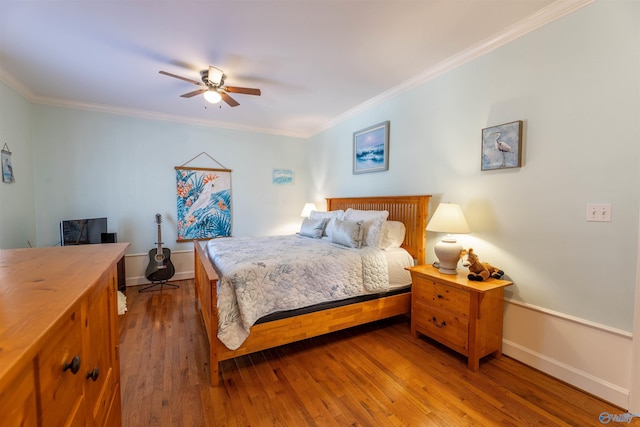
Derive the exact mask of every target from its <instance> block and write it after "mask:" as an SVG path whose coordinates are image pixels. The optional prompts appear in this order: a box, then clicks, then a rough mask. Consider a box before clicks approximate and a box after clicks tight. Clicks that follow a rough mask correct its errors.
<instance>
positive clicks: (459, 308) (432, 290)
mask: <svg viewBox="0 0 640 427" xmlns="http://www.w3.org/2000/svg"><path fill="white" fill-rule="evenodd" d="M413 296H414V298H415V299H416V302H419V303H422V304H426V305H429V306H432V307H435V308H438V309H440V310H444V311H448V312H451V313H452V314H453V315H455V316H458V317H463V318H467V317H468V313H469V303H470V300H471V296H470V295H469V292H467V291H463V290H460V289H456V288H454V287H452V286H447V285H443V284H442V283H438V282H434V281H433V280H429V279H425V278H423V277H416V278H415V280H414V286H413Z"/></svg>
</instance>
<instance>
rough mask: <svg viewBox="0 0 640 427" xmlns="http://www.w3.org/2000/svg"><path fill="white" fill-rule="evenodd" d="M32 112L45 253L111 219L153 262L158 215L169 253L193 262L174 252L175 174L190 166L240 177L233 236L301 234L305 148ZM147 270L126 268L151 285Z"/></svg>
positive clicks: (134, 121)
mask: <svg viewBox="0 0 640 427" xmlns="http://www.w3.org/2000/svg"><path fill="white" fill-rule="evenodd" d="M34 111H35V113H34V116H33V117H34V118H33V125H32V129H33V145H34V152H35V154H34V169H35V182H36V185H35V188H36V192H35V201H36V202H35V203H36V208H35V210H36V224H37V236H38V239H37V240H38V245H39V246H52V245H55V244H57V243H58V242H59V238H60V237H59V226H58V225H59V222H60V221H61V220H63V219H74V218H92V217H102V216H106V217H108V223H109V226H108V228H109V231H110V232H117V233H118V241H120V242H124V241H126V242H130V243H131V246H130V247H129V249H128V250H127V254H128V255H129V256H133V255H135V254H141V255H142V256H143V257H146V252H147V251H148V250H149V249H151V248H153V247H154V245H155V242H156V240H157V239H156V236H157V228H156V224H155V214H156V213H160V214H161V215H162V216H163V223H162V237H163V240H164V242H165V245H164V246H165V247H168V248H169V249H171V250H172V251H175V252H176V254H179V253H180V251H185V252H186V253H188V254H189V253H190V252H191V251H192V247H193V245H192V243H190V242H189V243H176V238H177V230H176V178H175V173H176V172H175V169H174V168H175V167H176V166H181V165H183V164H185V163H187V162H188V166H192V167H209V168H221V167H222V166H221V165H220V164H222V165H223V166H224V167H226V168H228V169H231V170H232V173H231V176H232V178H231V179H232V209H233V214H232V221H233V224H232V233H233V234H234V235H256V234H284V233H293V232H295V231H297V227H299V223H300V217H299V214H300V210H301V209H302V206H303V205H304V202H305V201H306V200H305V190H306V180H305V173H304V167H305V157H304V153H305V146H304V141H302V140H300V139H296V138H291V137H285V136H276V135H264V134H257V133H252V132H240V131H232V130H224V129H218V128H213V127H206V126H197V125H188V124H179V123H173V122H168V121H161V120H151V119H142V118H134V117H126V116H121V115H116V114H106V113H101V112H92V111H83V110H76V109H70V108H62V107H52V106H44V105H37V106H34ZM203 152H204V153H206V154H203V155H200V156H198V155H199V154H200V153H203ZM209 156H211V157H209ZM194 157H197V158H196V159H195V160H194V161H192V162H189V161H190V160H191V159H193V158H194ZM212 158H213V159H215V160H216V161H217V162H218V163H216V162H215V161H214V160H212ZM274 168H288V169H291V170H293V171H294V184H293V185H274V184H273V183H272V172H273V169H274ZM177 256H179V255H177ZM147 261H148V259H146V260H138V261H133V260H128V262H127V277H132V278H140V277H143V274H142V273H143V272H144V267H146V263H147ZM188 265H190V266H191V267H190V269H189V270H192V269H193V266H192V264H188ZM141 266H142V268H141V269H140V267H141Z"/></svg>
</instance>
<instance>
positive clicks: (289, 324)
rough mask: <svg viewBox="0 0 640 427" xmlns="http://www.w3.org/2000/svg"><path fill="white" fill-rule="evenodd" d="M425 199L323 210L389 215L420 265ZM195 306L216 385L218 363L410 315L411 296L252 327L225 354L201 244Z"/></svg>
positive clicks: (356, 200)
mask: <svg viewBox="0 0 640 427" xmlns="http://www.w3.org/2000/svg"><path fill="white" fill-rule="evenodd" d="M430 197H431V196H392V197H349V198H328V199H327V210H328V211H332V210H338V209H344V210H347V208H352V209H360V210H386V211H389V218H388V219H389V220H390V221H401V222H403V223H404V224H405V226H406V229H407V232H406V237H405V240H404V243H403V245H402V247H403V248H405V249H406V250H407V251H408V252H409V253H410V254H411V255H412V256H413V257H414V258H415V259H416V261H417V263H418V264H424V262H425V245H426V240H425V237H426V230H425V229H426V226H427V216H428V207H429V199H430ZM194 252H195V253H194V259H195V290H196V304H197V306H198V308H199V310H200V312H201V314H202V320H203V322H204V326H205V329H206V331H207V338H208V340H209V369H210V374H211V386H217V385H218V381H219V374H218V367H219V362H221V361H223V360H227V359H232V358H234V357H238V356H242V355H245V354H249V353H254V352H257V351H261V350H266V349H268V348H273V347H277V346H280V345H284V344H289V343H292V342H295V341H300V340H304V339H306V338H311V337H315V336H318V335H323V334H326V333H330V332H334V331H338V330H341V329H345V328H350V327H352V326H357V325H362V324H365V323H369V322H373V321H375V320H380V319H386V318H388V317H393V316H397V315H401V314H406V313H409V312H410V306H411V292H406V293H403V294H399V295H393V296H388V297H383V298H378V299H374V300H370V301H365V302H359V303H355V304H351V305H347V306H342V307H336V308H330V309H325V310H321V311H316V312H313V313H307V314H302V315H298V316H295V317H289V318H286V319H280V320H274V321H270V322H265V323H260V324H256V325H254V326H252V327H251V334H250V335H249V337H248V338H247V339H246V341H245V342H244V343H243V344H242V346H241V347H240V348H238V349H236V350H229V349H228V348H227V347H225V345H224V344H222V342H221V341H220V340H219V339H218V337H217V333H218V308H217V294H216V292H217V282H218V275H217V272H216V269H215V267H214V265H212V263H211V262H209V259H208V257H207V255H206V253H205V250H204V248H203V247H202V245H201V244H200V243H199V242H197V241H195V242H194Z"/></svg>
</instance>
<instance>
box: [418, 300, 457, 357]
mask: <svg viewBox="0 0 640 427" xmlns="http://www.w3.org/2000/svg"><path fill="white" fill-rule="evenodd" d="M411 319H412V321H413V322H415V328H416V330H417V331H418V332H420V333H422V334H424V335H427V336H429V337H431V338H433V339H435V340H436V341H439V342H441V343H443V344H445V345H446V346H448V347H451V348H453V349H454V350H456V351H458V352H460V353H463V354H467V353H468V350H469V322H468V321H467V318H466V317H462V316H456V315H454V314H452V313H451V312H449V311H445V310H439V309H437V308H434V307H432V306H430V305H427V304H422V303H419V302H418V303H416V305H415V309H414V310H413V312H412V313H411Z"/></svg>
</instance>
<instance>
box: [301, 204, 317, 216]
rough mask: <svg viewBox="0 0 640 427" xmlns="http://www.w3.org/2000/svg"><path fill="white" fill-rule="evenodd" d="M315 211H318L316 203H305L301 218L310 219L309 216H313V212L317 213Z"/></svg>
mask: <svg viewBox="0 0 640 427" xmlns="http://www.w3.org/2000/svg"><path fill="white" fill-rule="evenodd" d="M315 210H316V205H315V203H305V204H304V208H302V212H300V216H304V217H306V218H309V215H311V211H315Z"/></svg>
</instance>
